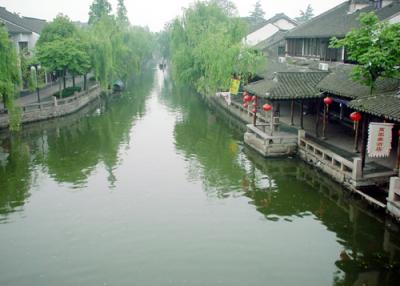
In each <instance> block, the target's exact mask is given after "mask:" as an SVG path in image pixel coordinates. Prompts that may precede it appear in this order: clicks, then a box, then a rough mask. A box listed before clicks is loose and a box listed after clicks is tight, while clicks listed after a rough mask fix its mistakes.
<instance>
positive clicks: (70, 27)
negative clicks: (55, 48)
mask: <svg viewBox="0 0 400 286" xmlns="http://www.w3.org/2000/svg"><path fill="white" fill-rule="evenodd" d="M77 31H78V30H77V27H76V26H75V25H74V24H73V23H72V22H71V20H70V19H69V18H68V16H65V15H63V14H58V15H57V17H56V18H54V20H53V21H52V22H50V23H48V24H46V25H45V26H44V28H43V31H42V33H41V34H40V38H39V40H38V42H37V45H39V46H41V45H42V44H44V43H49V42H52V41H54V40H57V39H65V38H72V37H74V36H76V34H77Z"/></svg>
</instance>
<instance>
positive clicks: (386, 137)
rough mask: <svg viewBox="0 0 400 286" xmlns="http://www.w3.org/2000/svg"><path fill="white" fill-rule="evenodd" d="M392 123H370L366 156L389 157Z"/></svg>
mask: <svg viewBox="0 0 400 286" xmlns="http://www.w3.org/2000/svg"><path fill="white" fill-rule="evenodd" d="M392 129H393V124H392V123H375V122H373V123H370V124H369V134H368V156H369V157H371V158H383V157H389V154H390V150H391V149H392Z"/></svg>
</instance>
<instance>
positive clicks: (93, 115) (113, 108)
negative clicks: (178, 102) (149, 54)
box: [0, 70, 154, 221]
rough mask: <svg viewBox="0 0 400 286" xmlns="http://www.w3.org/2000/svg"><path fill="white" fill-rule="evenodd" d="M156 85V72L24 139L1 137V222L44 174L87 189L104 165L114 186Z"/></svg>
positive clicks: (34, 128)
mask: <svg viewBox="0 0 400 286" xmlns="http://www.w3.org/2000/svg"><path fill="white" fill-rule="evenodd" d="M153 82H154V73H153V71H152V70H149V71H146V72H145V73H143V74H142V75H141V76H140V77H138V78H136V79H134V81H133V82H132V83H130V88H129V90H127V91H126V92H124V93H122V94H120V95H117V96H108V97H107V96H105V97H103V98H102V99H100V100H99V101H98V102H95V103H93V104H91V105H89V106H87V107H85V108H84V109H83V110H81V111H80V112H78V113H77V114H74V115H71V116H68V117H65V118H60V119H56V120H52V121H48V122H42V123H35V124H32V125H28V126H26V127H25V128H24V130H23V131H22V132H21V134H19V135H12V136H9V134H7V133H5V132H3V133H2V134H1V136H0V221H1V220H5V219H6V218H5V216H2V215H3V214H7V213H10V212H13V211H15V210H18V209H19V208H20V207H21V206H23V205H24V203H25V201H26V199H27V198H28V197H29V190H30V188H31V185H32V184H34V181H35V180H34V179H32V178H35V177H36V176H38V174H41V173H48V174H49V175H50V177H52V178H53V179H54V180H55V181H56V182H58V183H66V184H69V185H71V186H72V187H73V188H75V189H84V187H85V186H86V184H87V180H88V178H89V177H90V175H91V174H92V172H93V170H95V168H96V166H97V165H98V164H104V166H105V169H106V170H107V173H108V178H107V180H108V182H109V185H110V186H109V187H110V188H112V187H113V186H114V185H115V182H116V178H115V175H114V170H115V168H116V167H117V166H118V164H119V162H120V159H121V158H120V152H121V147H122V146H128V145H129V140H130V134H129V132H130V130H131V128H132V125H133V124H134V123H135V120H138V119H140V118H141V117H143V116H144V115H145V102H146V98H147V97H148V96H149V91H150V90H151V88H152V85H153Z"/></svg>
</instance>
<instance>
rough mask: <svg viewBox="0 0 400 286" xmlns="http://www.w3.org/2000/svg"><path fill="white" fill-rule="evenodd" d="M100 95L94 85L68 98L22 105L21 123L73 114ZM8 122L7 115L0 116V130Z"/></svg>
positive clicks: (98, 89) (98, 88)
mask: <svg viewBox="0 0 400 286" xmlns="http://www.w3.org/2000/svg"><path fill="white" fill-rule="evenodd" d="M100 94H101V89H100V87H99V86H98V85H94V86H92V87H90V88H89V89H88V90H87V91H82V92H80V93H77V94H75V95H74V96H71V97H68V98H64V99H57V98H56V97H54V98H53V100H52V101H46V102H42V103H34V104H29V105H24V106H22V118H21V123H22V124H26V123H31V122H36V121H42V120H47V119H51V118H56V117H61V116H65V115H68V114H71V113H74V112H76V111H78V110H80V109H81V108H83V107H84V106H86V105H87V104H89V103H90V102H92V101H93V100H95V99H97V98H98V97H99V96H100ZM9 122H10V121H9V115H8V114H7V113H3V114H1V115H0V129H2V128H7V127H8V126H9Z"/></svg>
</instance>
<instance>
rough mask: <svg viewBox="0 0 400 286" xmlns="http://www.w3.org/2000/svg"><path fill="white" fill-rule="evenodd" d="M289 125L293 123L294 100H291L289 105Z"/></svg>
mask: <svg viewBox="0 0 400 286" xmlns="http://www.w3.org/2000/svg"><path fill="white" fill-rule="evenodd" d="M290 125H291V126H293V125H294V100H292V103H291V106H290Z"/></svg>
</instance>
